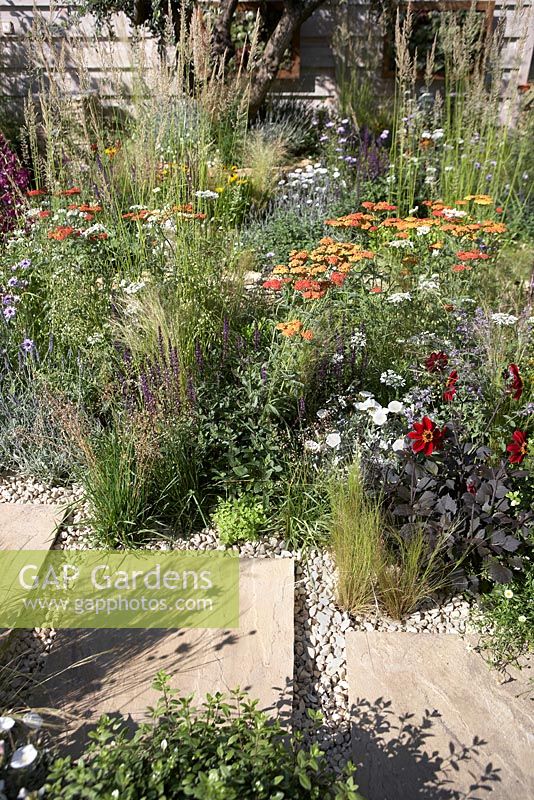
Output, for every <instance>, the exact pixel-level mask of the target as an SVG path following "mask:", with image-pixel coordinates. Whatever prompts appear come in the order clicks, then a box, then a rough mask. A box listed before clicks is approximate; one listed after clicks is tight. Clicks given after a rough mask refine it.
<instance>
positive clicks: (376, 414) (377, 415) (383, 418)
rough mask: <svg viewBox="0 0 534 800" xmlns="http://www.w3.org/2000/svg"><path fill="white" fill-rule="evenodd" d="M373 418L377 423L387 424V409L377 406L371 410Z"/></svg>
mask: <svg viewBox="0 0 534 800" xmlns="http://www.w3.org/2000/svg"><path fill="white" fill-rule="evenodd" d="M371 419H372V420H373V422H374V424H375V425H385V424H386V422H387V421H388V412H387V409H385V408H382V406H380V407H379V408H375V410H374V411H371Z"/></svg>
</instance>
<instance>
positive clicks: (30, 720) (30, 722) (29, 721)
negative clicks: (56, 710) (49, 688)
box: [22, 711, 43, 731]
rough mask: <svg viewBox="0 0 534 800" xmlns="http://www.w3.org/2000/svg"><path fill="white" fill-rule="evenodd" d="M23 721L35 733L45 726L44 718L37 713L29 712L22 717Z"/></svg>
mask: <svg viewBox="0 0 534 800" xmlns="http://www.w3.org/2000/svg"><path fill="white" fill-rule="evenodd" d="M22 721H23V723H24V724H25V725H27V726H28V728H32V729H33V730H34V731H38V730H39V728H42V726H43V718H42V717H41V715H40V714H38V713H37V712H36V711H28V713H27V714H24V716H23V717H22Z"/></svg>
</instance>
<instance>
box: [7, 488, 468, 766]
mask: <svg viewBox="0 0 534 800" xmlns="http://www.w3.org/2000/svg"><path fill="white" fill-rule="evenodd" d="M82 497H83V495H82V491H81V489H80V487H77V486H75V487H73V488H71V489H63V488H49V487H46V486H44V485H43V484H41V483H39V482H37V481H33V480H23V479H21V478H13V479H11V480H9V479H6V478H4V479H2V480H1V481H0V498H1V502H17V503H31V502H33V503H35V502H38V503H55V504H58V505H66V504H69V503H71V502H73V501H75V500H78V501H80V503H79V506H78V507H77V508H76V509H75V511H74V512H73V514H72V515H71V518H70V519H69V520H68V523H67V524H66V525H65V526H64V528H63V530H62V531H61V532H60V546H61V547H64V548H67V547H68V548H73V549H84V548H87V547H89V546H90V545H91V541H92V535H91V529H90V527H88V526H87V525H86V524H84V520H86V519H87V517H88V511H89V509H88V508H87V506H86V505H85V504H84V503H83V502H81V501H82ZM149 546H150V547H151V548H154V549H170V548H171V547H173V548H175V549H180V550H185V549H195V550H215V549H219V550H221V549H222V550H224V549H226V548H225V546H224V545H221V544H220V543H219V540H218V537H217V533H216V531H215V530H213V529H206V530H204V531H202V532H200V533H195V534H193V535H192V536H190V537H187V538H181V539H180V538H179V539H174V540H173V541H172V542H168V541H164V540H163V541H154V542H153V543H152V544H151V545H149ZM232 549H233V550H235V551H236V552H238V553H239V554H240V555H241V556H242V557H246V558H294V559H295V667H294V685H293V697H294V700H293V711H294V718H293V723H294V725H295V726H296V727H298V728H300V729H303V730H306V729H308V728H309V727H310V725H311V723H310V720H309V718H308V717H307V714H306V712H307V710H308V709H314V710H319V711H321V712H322V714H323V720H324V722H323V725H322V728H321V730H320V731H319V740H320V742H321V743H322V746H323V748H324V749H326V750H327V752H328V756H329V759H330V761H331V763H332V765H333V766H334V767H339V766H341V765H342V764H344V763H345V762H346V760H347V758H348V757H349V748H350V718H349V701H348V684H347V674H346V654H345V637H346V633H347V631H349V630H360V631H369V632H370V631H374V630H376V631H385V632H388V631H391V632H393V631H408V632H411V633H420V634H421V635H424V634H429V633H447V634H451V635H462V634H464V633H466V632H469V629H470V625H469V617H470V605H469V603H467V602H466V601H465V600H464V599H463V598H462V597H461V596H458V597H452V598H447V599H446V601H443V602H441V603H439V604H438V603H436V601H432V600H429V601H427V602H426V603H423V604H421V606H420V607H419V609H418V610H417V611H415V612H414V613H413V614H411V615H410V616H409V617H407V618H406V619H404V620H403V621H402V622H400V621H398V620H393V619H388V618H387V617H385V616H384V615H383V614H382V613H381V612H379V610H378V609H377V610H376V611H375V612H374V613H370V614H365V615H357V616H353V617H351V616H350V615H349V614H348V613H347V612H345V611H342V610H340V609H339V608H338V607H337V605H336V601H335V585H336V571H335V565H334V563H333V561H332V558H331V556H330V555H329V553H327V552H324V551H320V550H313V551H308V552H306V553H303V552H301V551H296V552H295V551H291V550H290V549H289V548H288V547H287V544H286V542H284V541H282V540H279V539H277V538H275V537H271V538H269V539H267V538H264V539H262V540H260V541H257V542H247V543H244V544H242V545H241V546H234V547H233V548H232ZM53 638H54V631H49V630H44V629H43V630H40V631H24V632H23V633H20V634H18V636H17V637H16V641H15V648H16V650H15V654H16V655H17V657H18V659H19V661H20V662H21V663H22V665H23V669H22V672H23V673H33V672H34V671H36V670H37V671H38V670H39V668H40V666H41V665H42V663H43V660H44V658H45V657H46V654H47V652H48V651H49V649H50V647H51V645H52V642H53ZM19 682H20V683H21V684H22V683H23V682H24V676H23V675H22V676H21V678H20V681H19ZM14 688H16V687H14Z"/></svg>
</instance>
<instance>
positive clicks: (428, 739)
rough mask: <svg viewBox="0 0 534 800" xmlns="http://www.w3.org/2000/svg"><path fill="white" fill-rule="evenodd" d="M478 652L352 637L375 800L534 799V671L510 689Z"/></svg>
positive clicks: (359, 749) (354, 684)
mask: <svg viewBox="0 0 534 800" xmlns="http://www.w3.org/2000/svg"><path fill="white" fill-rule="evenodd" d="M474 643H475V639H472V641H471V642H470V641H469V639H467V640H466V639H465V638H463V637H460V636H451V635H447V634H426V635H422V634H410V633H378V632H370V633H364V632H356V631H350V632H348V635H347V674H348V682H349V703H350V709H351V719H352V745H353V757H354V759H355V763H356V764H360V767H359V768H358V772H357V776H358V784H359V786H360V790H361V792H362V794H363V796H364V797H365V798H367V800H399V798H400V797H402V799H403V800H430V799H431V798H432V800H453V799H454V798H459V797H461V798H468V799H469V800H475V798H481V797H486V796H487V797H490V796H493V797H495V798H498V800H527V798H531V797H534V772H533V770H532V753H533V745H534V713H533V709H532V703H531V702H530V700H531V698H532V694H533V692H532V679H531V678H530V679H529V674H530V673H531V672H532V670H531V669H528V668H526V669H525V670H524V671H522V672H521V673H519V674H518V675H517V676H514V677H516V678H517V679H515V680H509V681H507V682H503V679H502V676H500V675H499V673H498V672H496V671H495V670H491V669H490V668H489V666H488V665H487V664H486V662H485V661H483V659H482V658H481V657H480V655H479V654H478V653H476V652H474V649H473V647H472V646H471V645H472V644H474ZM475 737H478V739H479V740H482V741H481V743H480V746H478V747H475V748H474V749H473V748H472V745H473V739H474V738H475ZM480 787H482V788H480ZM488 790H491V795H490V791H488Z"/></svg>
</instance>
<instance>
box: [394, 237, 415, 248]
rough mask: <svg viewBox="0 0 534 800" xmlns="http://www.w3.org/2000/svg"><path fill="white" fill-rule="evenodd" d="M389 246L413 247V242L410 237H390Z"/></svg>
mask: <svg viewBox="0 0 534 800" xmlns="http://www.w3.org/2000/svg"><path fill="white" fill-rule="evenodd" d="M389 246H390V247H413V242H412V241H411V240H410V239H392V240H391V242H390V243H389Z"/></svg>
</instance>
